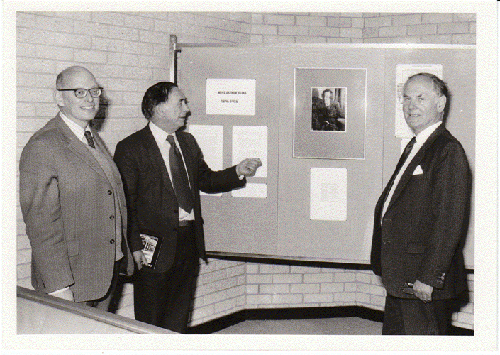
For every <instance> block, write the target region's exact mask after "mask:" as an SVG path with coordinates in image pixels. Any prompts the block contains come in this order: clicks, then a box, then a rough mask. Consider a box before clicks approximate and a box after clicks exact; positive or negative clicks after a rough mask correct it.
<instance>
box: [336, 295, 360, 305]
mask: <svg viewBox="0 0 500 355" xmlns="http://www.w3.org/2000/svg"><path fill="white" fill-rule="evenodd" d="M333 299H334V300H335V301H336V302H347V303H349V304H353V305H354V303H355V302H356V293H354V292H351V293H347V292H344V293H336V294H334V295H333Z"/></svg>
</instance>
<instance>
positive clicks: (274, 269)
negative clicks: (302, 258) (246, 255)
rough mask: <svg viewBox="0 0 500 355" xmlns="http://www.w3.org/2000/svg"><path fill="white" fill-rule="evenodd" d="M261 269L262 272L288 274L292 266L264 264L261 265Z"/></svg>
mask: <svg viewBox="0 0 500 355" xmlns="http://www.w3.org/2000/svg"><path fill="white" fill-rule="evenodd" d="M259 271H260V273H261V274H288V273H289V272H290V266H288V265H267V264H262V265H260V267H259Z"/></svg>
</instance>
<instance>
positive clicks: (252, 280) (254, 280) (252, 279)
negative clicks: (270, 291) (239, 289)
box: [247, 275, 273, 284]
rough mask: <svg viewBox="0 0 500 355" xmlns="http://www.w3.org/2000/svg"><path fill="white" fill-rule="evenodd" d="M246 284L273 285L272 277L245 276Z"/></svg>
mask: <svg viewBox="0 0 500 355" xmlns="http://www.w3.org/2000/svg"><path fill="white" fill-rule="evenodd" d="M247 283H248V284H266V283H267V284H270V283H273V275H247Z"/></svg>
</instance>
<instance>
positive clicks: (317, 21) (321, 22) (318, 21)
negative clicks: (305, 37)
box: [295, 16, 327, 27]
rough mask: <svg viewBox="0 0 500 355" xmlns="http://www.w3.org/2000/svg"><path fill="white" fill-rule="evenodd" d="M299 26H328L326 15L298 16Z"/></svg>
mask: <svg viewBox="0 0 500 355" xmlns="http://www.w3.org/2000/svg"><path fill="white" fill-rule="evenodd" d="M295 19H296V21H297V26H311V27H322V26H326V23H327V21H326V17H323V16H296V17H295Z"/></svg>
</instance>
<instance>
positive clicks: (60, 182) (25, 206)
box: [19, 66, 133, 311]
mask: <svg viewBox="0 0 500 355" xmlns="http://www.w3.org/2000/svg"><path fill="white" fill-rule="evenodd" d="M101 91H102V89H101V88H100V87H99V86H98V84H97V82H96V80H95V78H94V76H93V75H92V73H91V72H89V71H88V70H87V69H85V68H83V67H80V66H73V67H69V68H67V69H65V70H63V71H62V72H61V73H60V74H59V75H58V76H57V79H56V90H55V92H54V98H55V101H56V103H57V105H58V107H59V113H58V114H57V116H56V117H55V118H53V119H51V120H50V121H49V122H48V123H47V124H46V125H45V126H44V127H42V128H41V129H40V130H39V131H37V132H36V133H35V134H34V135H33V136H32V137H31V139H30V140H29V142H28V143H27V145H26V146H25V147H24V149H23V152H22V154H21V159H20V162H19V170H20V186H19V191H20V203H21V210H22V213H23V218H24V221H25V223H26V232H27V234H28V238H29V240H30V243H31V248H32V262H31V266H32V268H31V269H32V275H31V279H32V284H33V287H34V288H35V289H36V290H38V291H40V292H44V293H48V294H50V295H54V296H57V297H60V298H63V299H66V300H70V301H75V302H82V303H85V304H87V305H89V306H92V307H97V308H99V309H102V310H106V311H107V310H108V308H109V303H110V300H111V297H112V296H113V292H114V288H115V287H116V281H117V277H118V274H119V272H120V268H122V269H123V270H127V272H128V274H131V273H132V272H133V260H132V256H131V254H130V251H129V248H128V245H127V239H126V238H125V236H126V226H127V223H126V222H127V208H126V202H125V195H124V192H123V185H122V181H121V177H120V174H119V172H118V169H117V168H116V165H115V164H114V162H113V159H112V157H111V155H110V153H109V152H108V150H107V148H106V147H105V144H104V142H103V141H102V139H101V138H100V137H99V135H98V134H97V132H96V131H95V130H94V129H93V128H92V127H91V126H90V125H89V123H90V121H91V120H92V119H93V118H94V117H95V115H96V113H97V111H98V109H99V96H100V95H101Z"/></svg>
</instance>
